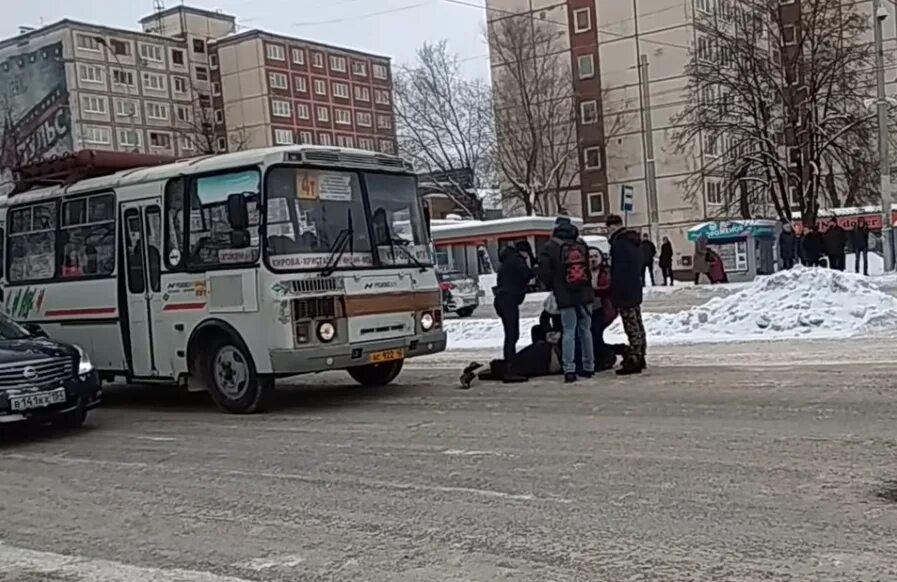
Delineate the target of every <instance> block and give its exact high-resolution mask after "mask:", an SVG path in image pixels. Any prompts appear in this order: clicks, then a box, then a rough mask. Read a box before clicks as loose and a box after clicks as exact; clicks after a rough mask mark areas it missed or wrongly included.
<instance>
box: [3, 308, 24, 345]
mask: <svg viewBox="0 0 897 582" xmlns="http://www.w3.org/2000/svg"><path fill="white" fill-rule="evenodd" d="M29 337H31V334H30V333H28V330H26V329H25V328H24V327H22V326H21V325H19V324H18V323H16V322H15V321H13V320H11V319H10V318H9V317H7V316H6V315H3V314H2V313H0V339H5V340H20V339H27V338H29Z"/></svg>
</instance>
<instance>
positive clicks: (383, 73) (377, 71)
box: [371, 64, 389, 81]
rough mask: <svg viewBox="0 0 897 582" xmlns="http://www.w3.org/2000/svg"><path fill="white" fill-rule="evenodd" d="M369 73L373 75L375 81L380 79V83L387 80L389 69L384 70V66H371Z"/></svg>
mask: <svg viewBox="0 0 897 582" xmlns="http://www.w3.org/2000/svg"><path fill="white" fill-rule="evenodd" d="M371 71H372V72H373V73H374V78H375V79H380V80H381V81H385V80H386V79H388V78H389V69H387V68H386V65H378V64H373V65H371Z"/></svg>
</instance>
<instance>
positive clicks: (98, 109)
mask: <svg viewBox="0 0 897 582" xmlns="http://www.w3.org/2000/svg"><path fill="white" fill-rule="evenodd" d="M107 103H108V102H107V101H106V98H105V97H97V96H95V95H83V96H82V97H81V111H83V112H84V113H99V114H105V113H106V112H107V111H108V109H107Z"/></svg>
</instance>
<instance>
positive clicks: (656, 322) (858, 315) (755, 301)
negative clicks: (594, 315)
mask: <svg viewBox="0 0 897 582" xmlns="http://www.w3.org/2000/svg"><path fill="white" fill-rule="evenodd" d="M885 279H886V278H884V277H883V278H877V277H863V276H859V275H854V274H852V273H840V272H836V271H831V270H828V269H805V268H802V267H798V268H795V269H793V270H791V271H783V272H779V273H776V274H775V275H771V276H768V277H763V278H760V279H758V280H756V281H754V282H752V283H747V284H733V285H729V286H726V288H722V286H715V287H714V288H715V289H717V290H718V291H719V292H722V293H728V294H727V295H726V296H725V297H714V298H712V299H710V300H709V301H707V302H706V303H704V304H703V305H699V306H696V307H692V308H690V309H685V310H683V311H680V312H678V313H645V314H644V320H645V327H646V330H647V332H648V341H649V343H652V344H654V345H663V344H667V345H675V344H694V343H719V342H741V341H762V340H781V339H791V338H802V339H841V338H849V337H854V336H857V335H870V334H881V333H895V334H897V298H895V297H894V296H893V295H890V294H888V293H886V292H885V291H883V290H882V289H881V287H880V285H881V284H884V283H885V282H886V281H885ZM656 289H662V288H656ZM672 289H676V288H672ZM682 289H683V291H681V292H683V293H693V292H695V291H686V289H695V287H694V286H683V287H682ZM652 292H656V291H652ZM666 292H668V293H675V292H676V291H673V290H670V291H666ZM543 297H544V295H543ZM539 300H540V299H539ZM490 302H491V297H490ZM536 323H537V318H524V319H523V321H521V330H522V333H521V336H522V338H521V342H520V346H523V345H525V344H526V343H527V342H528V341H529V329H530V327H532V326H533V325H535V324H536ZM446 331H447V332H448V336H449V349H494V348H497V347H499V346H500V345H501V342H502V337H503V334H502V328H501V322H500V321H499V320H498V319H467V320H450V321H446ZM607 337H608V340H609V341H622V339H623V331H622V328H621V326H620V323H619V321H618V322H616V323H615V324H613V325H612V326H611V328H610V329H609V330H608V334H607Z"/></svg>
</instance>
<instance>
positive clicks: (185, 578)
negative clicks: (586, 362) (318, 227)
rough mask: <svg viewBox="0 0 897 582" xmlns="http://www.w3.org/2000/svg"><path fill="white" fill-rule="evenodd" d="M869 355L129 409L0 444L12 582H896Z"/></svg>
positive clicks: (692, 364)
mask: <svg viewBox="0 0 897 582" xmlns="http://www.w3.org/2000/svg"><path fill="white" fill-rule="evenodd" d="M872 348H873V346H872V345H871V344H868V345H866V344H863V343H862V342H854V343H851V344H847V345H845V346H840V345H839V344H837V343H825V342H815V343H810V342H807V343H804V344H772V343H755V344H741V345H729V346H701V347H700V348H695V349H686V348H664V349H657V350H654V351H653V352H652V356H651V357H652V360H651V362H652V368H651V369H650V371H649V373H648V374H646V375H644V376H642V377H638V378H630V379H620V378H617V377H615V376H612V375H609V376H602V377H601V378H599V379H597V380H595V381H593V382H590V383H580V384H577V385H575V386H565V385H563V384H562V383H559V382H557V381H556V380H554V379H551V380H542V381H539V382H531V383H529V384H524V385H516V386H503V385H485V384H478V385H476V386H475V387H474V389H473V390H471V391H469V392H463V391H459V390H456V389H455V388H454V384H455V380H456V377H457V373H456V371H455V370H447V369H443V368H442V367H441V366H444V365H446V364H445V362H449V363H450V364H451V361H450V360H445V359H444V360H442V361H438V360H430V361H428V362H423V364H422V365H423V366H424V367H421V368H417V369H413V370H407V371H406V372H405V373H404V374H403V375H402V376H401V378H400V383H399V384H398V385H396V386H393V387H390V388H386V389H383V390H378V391H363V390H361V389H358V388H355V387H353V386H349V385H348V384H346V382H345V380H344V379H343V378H342V377H341V376H333V377H319V378H314V379H310V380H309V381H308V382H309V384H308V385H306V386H285V387H284V388H283V390H281V391H280V392H279V396H278V399H277V402H276V403H275V406H274V408H273V410H272V411H271V412H270V413H268V414H265V415H258V416H252V417H236V416H227V415H223V414H219V413H217V412H214V411H213V410H212V409H211V407H210V405H209V404H208V403H207V402H206V401H205V399H204V398H203V397H202V396H195V397H189V398H187V399H184V398H181V397H178V396H174V395H165V394H160V393H159V392H158V390H157V389H156V390H153V389H145V388H133V387H132V388H120V389H115V390H111V391H110V392H109V393H108V398H107V403H106V406H105V407H104V408H103V409H101V410H99V411H98V412H97V413H96V414H95V415H94V416H92V417H91V419H90V421H89V427H88V428H86V429H85V430H83V431H80V432H77V433H74V434H68V435H65V434H61V433H56V432H50V431H40V432H32V431H15V432H13V433H11V434H7V435H5V436H3V437H2V438H0V448H2V455H0V505H2V511H3V521H2V529H0V581H3V582H13V581H15V582H150V581H152V582H156V581H162V580H174V581H180V582H200V581H201V582H241V581H247V580H251V581H257V580H274V581H290V582H295V581H325V580H326V581H343V580H345V581H359V580H364V581H365V582H372V581H393V580H397V581H403V582H404V581H407V582H411V581H422V580H426V581H429V580H434V581H435V580H450V581H457V582H461V581H464V582H478V581H483V582H485V581H493V580H513V581H515V582H518V581H539V582H543V581H548V580H551V581H567V580H570V581H574V580H575V581H581V580H600V581H613V582H619V581H641V580H644V581H671V582H676V581H685V580H689V581H691V580H696V581H707V580H714V581H717V580H731V581H738V582H744V581H752V580H764V581H769V580H782V581H784V580H813V581H835V580H837V581H841V580H843V581H850V582H857V581H867V580H868V581H882V580H897V560H895V558H894V548H895V545H894V543H895V542H894V540H895V539H897V441H895V438H897V437H895V434H897V433H895V427H897V389H895V388H894V385H893V377H894V374H893V366H892V365H891V364H890V362H891V361H893V360H894V359H895V357H897V350H895V349H894V348H889V349H888V350H886V351H885V352H881V351H879V350H874V349H872ZM469 355H470V354H461V355H459V356H458V358H457V360H458V361H461V360H463V359H464V358H465V357H466V356H469ZM480 355H482V354H480Z"/></svg>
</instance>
